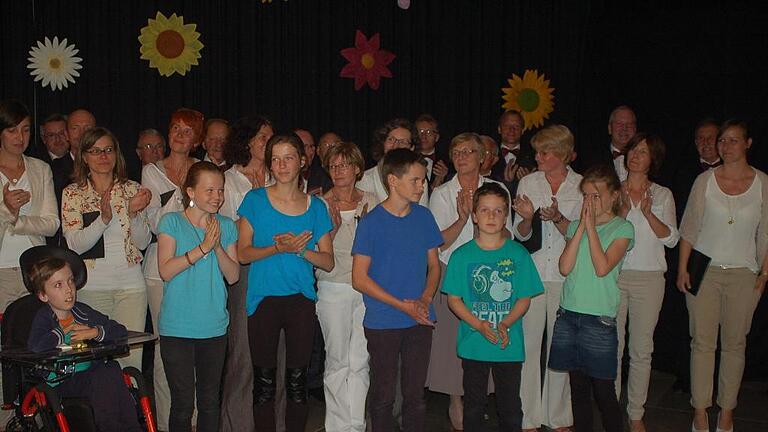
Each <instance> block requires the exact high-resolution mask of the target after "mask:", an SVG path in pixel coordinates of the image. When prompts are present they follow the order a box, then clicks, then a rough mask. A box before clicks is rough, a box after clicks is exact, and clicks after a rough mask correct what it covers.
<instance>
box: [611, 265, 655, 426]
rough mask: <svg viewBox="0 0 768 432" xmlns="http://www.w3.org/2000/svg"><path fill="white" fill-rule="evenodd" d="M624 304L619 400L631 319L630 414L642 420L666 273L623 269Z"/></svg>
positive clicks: (619, 317) (621, 305)
mask: <svg viewBox="0 0 768 432" xmlns="http://www.w3.org/2000/svg"><path fill="white" fill-rule="evenodd" d="M618 284H619V290H620V292H621V301H620V303H619V312H618V314H617V315H616V328H617V330H618V336H619V349H618V372H617V374H616V397H617V398H619V399H620V395H621V361H622V358H623V357H624V342H625V333H626V331H627V328H626V324H627V318H629V377H628V379H627V414H628V415H629V418H630V419H631V420H642V418H643V414H645V401H646V399H647V398H648V383H649V380H650V379H651V354H653V331H654V330H655V329H656V323H657V322H658V320H659V311H661V304H662V302H663V301H664V272H661V271H636V270H622V271H621V273H620V274H619V280H618Z"/></svg>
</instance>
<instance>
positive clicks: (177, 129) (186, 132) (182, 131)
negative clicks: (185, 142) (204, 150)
mask: <svg viewBox="0 0 768 432" xmlns="http://www.w3.org/2000/svg"><path fill="white" fill-rule="evenodd" d="M171 134H176V135H181V136H182V137H184V138H190V137H192V136H193V135H194V134H195V130H194V129H192V128H182V127H181V126H178V125H173V127H172V128H171Z"/></svg>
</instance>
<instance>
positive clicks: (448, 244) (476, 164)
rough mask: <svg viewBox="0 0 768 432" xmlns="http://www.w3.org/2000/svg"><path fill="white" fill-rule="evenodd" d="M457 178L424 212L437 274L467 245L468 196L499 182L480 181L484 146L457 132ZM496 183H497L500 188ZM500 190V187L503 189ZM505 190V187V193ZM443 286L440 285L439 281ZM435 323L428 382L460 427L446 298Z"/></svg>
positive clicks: (452, 325) (440, 299)
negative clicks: (432, 234)
mask: <svg viewBox="0 0 768 432" xmlns="http://www.w3.org/2000/svg"><path fill="white" fill-rule="evenodd" d="M448 154H449V155H450V157H451V161H452V162H453V166H454V168H455V169H456V175H455V176H454V177H453V178H452V179H451V180H449V181H447V182H446V183H443V184H442V185H440V186H438V187H436V188H435V190H434V191H432V197H431V199H430V201H429V209H430V210H431V211H432V214H433V215H434V217H435V221H436V222H437V226H438V227H439V228H440V231H441V232H442V234H443V242H444V243H443V245H442V246H441V247H440V264H441V266H442V270H443V271H442V272H441V274H442V275H444V274H445V267H446V266H447V265H448V260H449V259H450V258H451V254H452V253H453V251H454V250H456V249H457V248H458V247H459V246H461V245H463V244H464V243H466V242H468V241H470V240H472V237H473V234H474V225H473V224H472V218H471V217H470V215H471V213H472V194H473V193H474V192H475V191H476V190H477V188H479V187H480V186H482V185H483V184H484V183H499V182H497V181H495V180H491V179H489V178H485V177H481V176H480V166H481V165H482V164H483V158H484V157H486V154H485V146H484V145H483V142H482V140H481V139H480V136H479V135H477V134H475V133H462V134H459V135H457V136H455V137H454V138H453V139H452V140H451V145H450V147H449V148H448ZM499 184H500V183H499ZM502 187H504V185H502ZM504 189H505V190H506V188H504ZM506 225H507V230H509V229H510V228H511V227H512V217H511V215H510V216H508V218H507V224H506ZM440 283H441V284H442V281H441V282H440ZM433 304H434V306H435V315H436V318H437V323H436V325H435V331H434V333H433V335H432V353H431V356H430V363H429V375H428V377H427V383H428V385H429V389H430V390H432V391H436V392H440V393H446V394H449V395H450V396H451V403H450V406H449V408H448V414H449V417H450V419H451V423H452V425H453V428H454V429H458V430H461V429H462V428H463V427H462V426H463V407H462V403H461V395H463V394H464V388H463V386H462V379H463V376H464V374H463V369H462V367H461V359H460V358H459V357H458V356H457V355H456V334H457V331H458V325H459V321H458V319H457V318H456V316H455V315H454V314H453V312H451V310H450V309H449V308H448V296H447V295H445V294H443V293H440V294H438V295H437V296H435V299H434V301H433Z"/></svg>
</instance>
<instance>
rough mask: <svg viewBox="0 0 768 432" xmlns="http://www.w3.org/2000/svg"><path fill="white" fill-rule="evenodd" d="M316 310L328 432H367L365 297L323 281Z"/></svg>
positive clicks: (347, 287)
mask: <svg viewBox="0 0 768 432" xmlns="http://www.w3.org/2000/svg"><path fill="white" fill-rule="evenodd" d="M316 308H317V318H318V320H319V321H320V328H321V329H322V331H323V338H324V339H325V373H324V375H323V382H324V387H325V430H326V431H328V432H341V431H359V432H364V431H365V400H366V396H367V394H368V386H369V383H370V377H369V375H368V342H367V341H366V339H365V333H364V331H363V317H364V316H365V305H364V304H363V296H362V294H360V293H359V292H357V291H355V290H354V289H353V288H352V285H349V284H340V283H333V282H322V281H320V282H318V283H317V306H316Z"/></svg>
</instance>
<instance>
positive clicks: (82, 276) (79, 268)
mask: <svg viewBox="0 0 768 432" xmlns="http://www.w3.org/2000/svg"><path fill="white" fill-rule="evenodd" d="M46 258H59V259H62V260H64V261H66V262H67V263H68V264H69V267H70V268H71V269H72V275H73V276H74V278H75V287H77V289H80V288H82V287H83V286H84V285H85V282H86V281H87V280H88V271H87V270H86V268H85V262H83V259H82V258H80V255H78V254H76V253H74V252H72V251H71V250H69V249H65V248H62V247H59V246H47V245H43V246H33V247H31V248H29V249H27V250H25V251H24V252H23V253H22V254H21V256H20V257H19V266H20V267H21V277H22V278H23V279H24V286H25V287H27V291H30V292H31V290H30V285H31V284H30V282H29V272H30V269H31V267H32V264H34V263H37V262H40V261H41V260H44V259H46Z"/></svg>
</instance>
